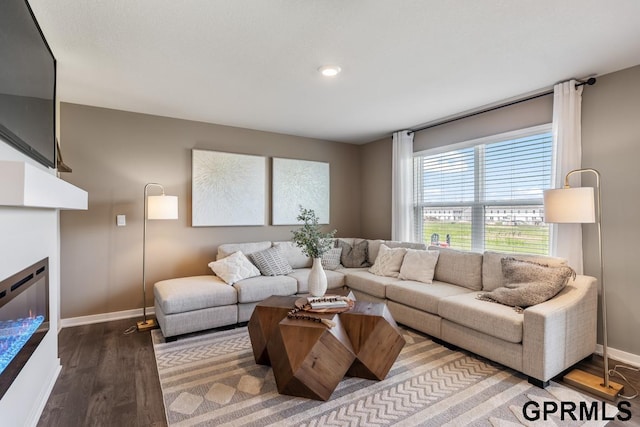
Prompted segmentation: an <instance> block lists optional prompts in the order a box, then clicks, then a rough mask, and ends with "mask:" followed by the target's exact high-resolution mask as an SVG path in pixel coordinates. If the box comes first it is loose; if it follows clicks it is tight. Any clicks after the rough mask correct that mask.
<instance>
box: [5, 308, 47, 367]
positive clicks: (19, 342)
mask: <svg viewBox="0 0 640 427" xmlns="http://www.w3.org/2000/svg"><path fill="white" fill-rule="evenodd" d="M43 321H44V316H35V317H28V318H24V319H17V320H3V321H0V374H2V372H3V371H4V370H5V368H6V367H7V366H8V365H9V363H11V361H12V360H13V358H14V357H16V355H17V354H18V352H19V351H20V349H21V348H22V347H23V346H24V345H25V344H26V342H27V341H28V340H29V338H30V337H31V335H33V334H34V333H35V332H36V331H37V330H38V327H40V325H41V324H42V322H43Z"/></svg>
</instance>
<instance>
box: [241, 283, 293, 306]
mask: <svg viewBox="0 0 640 427" xmlns="http://www.w3.org/2000/svg"><path fill="white" fill-rule="evenodd" d="M233 287H234V288H235V289H236V290H237V291H238V302H239V303H246V302H257V301H262V300H264V299H266V298H268V297H270V296H271V295H280V296H287V295H295V294H296V292H298V281H297V280H296V279H294V278H293V277H288V276H258V277H251V278H249V279H244V280H240V281H239V282H236V283H234V284H233Z"/></svg>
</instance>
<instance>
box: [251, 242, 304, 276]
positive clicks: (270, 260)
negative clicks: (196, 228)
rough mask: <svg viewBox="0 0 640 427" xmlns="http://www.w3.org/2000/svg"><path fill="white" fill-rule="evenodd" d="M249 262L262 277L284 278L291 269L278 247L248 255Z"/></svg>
mask: <svg viewBox="0 0 640 427" xmlns="http://www.w3.org/2000/svg"><path fill="white" fill-rule="evenodd" d="M248 257H249V259H250V260H251V262H252V263H253V264H254V265H255V266H256V267H258V270H260V273H262V275H263V276H284V275H285V274H289V273H291V272H293V269H292V268H291V266H290V265H289V263H288V262H287V260H286V258H285V257H284V256H283V255H282V251H281V250H280V248H279V247H277V246H274V247H271V248H269V249H265V250H263V251H260V252H254V253H252V254H249V255H248Z"/></svg>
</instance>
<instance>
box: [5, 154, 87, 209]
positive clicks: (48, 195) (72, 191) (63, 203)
mask: <svg viewBox="0 0 640 427" xmlns="http://www.w3.org/2000/svg"><path fill="white" fill-rule="evenodd" d="M0 182H3V183H7V184H8V185H4V184H3V185H2V186H0V206H20V207H27V208H48V209H81V210H86V209H87V203H88V195H87V192H86V191H84V190H82V189H80V188H78V187H76V186H74V185H72V184H69V183H68V182H66V181H63V180H61V179H60V178H58V177H56V176H55V175H52V174H49V173H47V172H45V171H43V170H41V169H39V168H37V167H35V166H32V165H30V164H28V163H26V162H22V161H0Z"/></svg>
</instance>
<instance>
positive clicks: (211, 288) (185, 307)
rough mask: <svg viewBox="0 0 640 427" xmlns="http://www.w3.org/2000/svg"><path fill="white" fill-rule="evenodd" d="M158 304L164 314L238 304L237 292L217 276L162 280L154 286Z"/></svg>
mask: <svg viewBox="0 0 640 427" xmlns="http://www.w3.org/2000/svg"><path fill="white" fill-rule="evenodd" d="M153 294H154V296H155V299H156V303H157V304H158V306H159V307H160V308H161V309H162V312H163V313H164V314H173V313H184V312H187V311H193V310H200V309H203V308H210V307H219V306H224V305H231V304H236V303H237V302H238V296H237V292H236V290H235V289H234V288H233V287H232V286H229V285H227V284H226V283H225V282H224V280H222V279H221V278H219V277H217V276H211V275H209V276H192V277H180V278H178V279H169V280H162V281H160V282H157V283H156V284H155V285H154V286H153Z"/></svg>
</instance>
